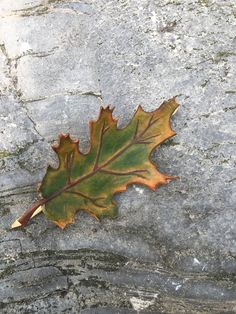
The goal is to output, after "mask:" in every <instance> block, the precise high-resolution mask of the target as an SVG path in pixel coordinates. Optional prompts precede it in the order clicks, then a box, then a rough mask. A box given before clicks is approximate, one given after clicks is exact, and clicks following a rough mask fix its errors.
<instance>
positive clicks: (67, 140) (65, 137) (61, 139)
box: [52, 133, 79, 153]
mask: <svg viewBox="0 0 236 314" xmlns="http://www.w3.org/2000/svg"><path fill="white" fill-rule="evenodd" d="M78 143H79V139H72V138H71V136H70V134H69V133H66V134H64V133H61V134H59V136H58V142H57V143H56V144H54V145H52V149H53V150H54V151H55V152H56V153H58V152H59V151H60V150H61V148H62V147H63V146H64V147H66V146H67V145H68V144H69V145H71V144H72V145H75V146H76V147H77V146H78Z"/></svg>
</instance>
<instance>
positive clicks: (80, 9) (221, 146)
mask: <svg viewBox="0 0 236 314" xmlns="http://www.w3.org/2000/svg"><path fill="white" fill-rule="evenodd" d="M235 11H236V6H235V3H234V1H233V0H228V1H218V0H215V1H213V0H199V1H187V0H185V1H177V0H168V1H167V0H163V1H159V0H158V1H152V0H151V1H150V0H140V1H137V0H136V1H135V0H133V1H132V0H122V1H118V0H117V1H107V0H98V1H92V0H90V1H89V0H87V1H86V0H84V1H60V0H44V1H37V0H31V1H24V0H21V1H19V0H12V1H5V0H2V1H0V16H1V19H0V48H1V49H0V93H1V101H0V217H1V219H0V235H1V238H0V313H81V314H93V313H99V314H100V313H104V314H107V313H109V314H112V313H122V314H123V313H128V314H129V313H173V314H175V313H177V314H178V313H227V314H229V313H236V284H235V274H236V231H235V230H236V194H235V191H236V186H235V182H236V180H235V179H236V171H235V155H236V154H235V152H236V149H235V144H236V141H235V138H236V123H235V120H236V119H235V109H236V106H235V102H236V97H235V92H236V86H235V69H236V67H235V58H236V55H235V51H236V50H235V38H234V35H235ZM174 95H179V96H178V101H179V102H180V103H181V107H180V110H179V111H178V112H177V113H176V115H175V116H174V118H173V120H172V125H173V128H174V129H175V130H176V131H177V136H176V137H175V138H173V139H171V140H169V141H168V142H166V143H165V144H163V145H162V146H161V147H160V148H159V149H158V150H157V151H155V153H154V155H153V160H154V161H155V162H156V163H157V164H158V167H159V169H160V170H161V171H162V172H165V173H169V174H174V175H177V176H179V180H177V181H175V182H171V183H170V184H169V185H168V186H165V187H161V188H159V189H158V190H157V191H156V192H151V191H149V190H148V189H146V188H144V187H141V186H132V187H130V188H129V189H128V190H127V191H126V192H124V193H122V194H120V195H117V196H116V200H117V202H118V206H119V217H118V218H117V219H115V220H109V219H104V220H103V221H102V222H101V223H99V222H97V221H95V220H94V219H93V218H92V217H89V216H88V215H86V214H85V213H79V214H78V215H77V217H76V223H75V224H74V225H70V226H68V227H67V228H66V229H65V230H63V231H62V230H59V228H58V227H56V226H55V225H53V224H52V223H50V222H48V221H46V220H45V218H44V217H43V215H40V216H38V217H36V218H34V219H33V220H32V222H30V224H29V225H28V227H27V228H25V229H17V230H11V229H10V225H11V223H12V222H13V221H14V220H15V219H16V218H17V217H18V216H19V215H20V214H21V213H23V211H24V210H25V209H26V208H27V207H29V206H30V205H31V204H32V202H34V201H35V200H36V199H37V197H38V195H37V184H38V183H39V182H40V180H41V179H42V178H43V176H44V174H45V170H46V167H47V165H48V164H49V163H50V164H53V165H56V164H57V159H56V156H55V154H54V152H53V151H52V150H51V148H50V145H51V144H52V143H53V142H54V140H56V139H57V135H58V133H60V132H69V133H71V134H72V136H73V137H79V138H80V140H81V147H82V149H83V150H86V147H87V145H88V142H89V129H88V121H89V120H90V119H95V118H96V116H97V114H98V111H99V107H100V105H101V104H105V105H108V104H112V105H114V106H115V110H114V114H115V115H116V116H118V117H120V122H119V124H120V126H123V125H125V124H126V123H127V122H128V121H129V119H130V117H131V116H132V114H133V112H134V110H135V108H136V106H137V105H138V104H142V105H143V107H144V108H145V110H152V109H154V108H156V107H157V106H158V105H159V104H160V103H161V102H162V101H163V100H164V99H168V98H170V97H172V96H174Z"/></svg>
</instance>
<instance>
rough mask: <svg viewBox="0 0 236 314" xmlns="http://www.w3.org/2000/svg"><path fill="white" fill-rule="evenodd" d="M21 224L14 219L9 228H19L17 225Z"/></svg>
mask: <svg viewBox="0 0 236 314" xmlns="http://www.w3.org/2000/svg"><path fill="white" fill-rule="evenodd" d="M21 226H22V224H21V223H20V222H19V221H18V219H17V220H16V221H15V222H13V224H12V225H11V229H15V228H19V227H21Z"/></svg>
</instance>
